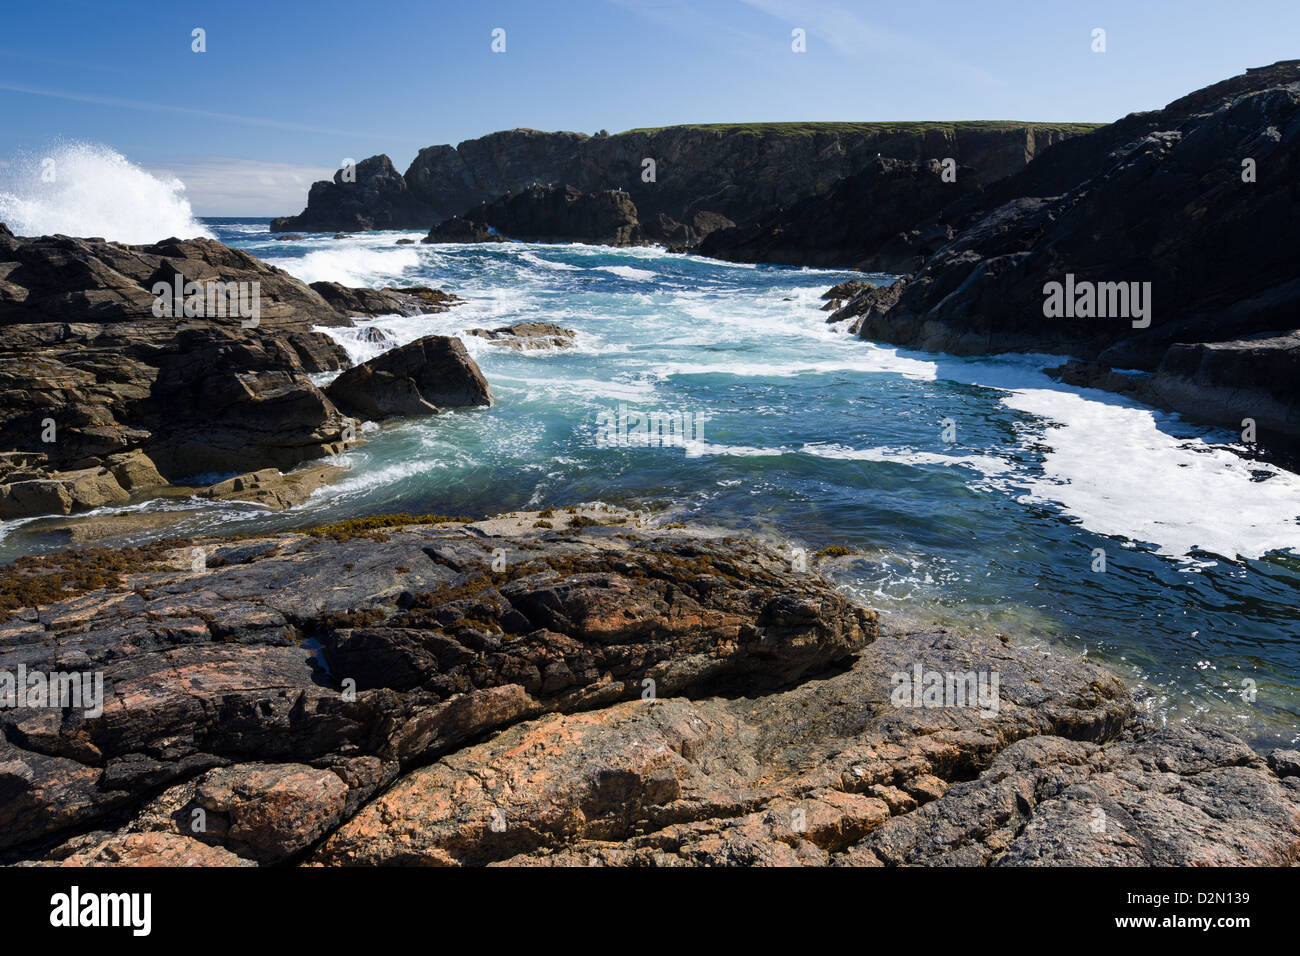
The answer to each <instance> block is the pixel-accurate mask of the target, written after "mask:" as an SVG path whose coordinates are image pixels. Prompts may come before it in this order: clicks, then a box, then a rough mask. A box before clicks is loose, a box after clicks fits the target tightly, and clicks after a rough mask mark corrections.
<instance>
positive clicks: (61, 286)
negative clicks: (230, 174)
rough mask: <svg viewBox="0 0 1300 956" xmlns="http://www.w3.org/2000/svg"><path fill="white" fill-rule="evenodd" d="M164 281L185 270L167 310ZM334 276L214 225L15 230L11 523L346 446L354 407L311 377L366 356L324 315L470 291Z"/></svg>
mask: <svg viewBox="0 0 1300 956" xmlns="http://www.w3.org/2000/svg"><path fill="white" fill-rule="evenodd" d="M158 283H162V284H164V285H166V286H167V287H168V289H169V290H174V289H175V288H177V285H178V284H179V286H180V288H181V291H182V298H181V299H179V300H178V299H177V298H176V297H175V295H165V296H163V298H164V300H165V308H157V306H158V299H159V296H157V295H155V291H154V289H155V284H158ZM185 283H194V284H195V285H194V286H193V287H192V288H191V290H190V291H189V292H187V291H186V288H185ZM318 285H319V286H320V288H321V291H317V290H316V289H313V288H311V287H309V286H307V285H305V284H303V283H302V282H299V281H298V280H297V279H295V278H293V277H292V276H290V275H289V274H288V273H286V272H283V271H282V270H280V269H277V268H274V267H272V266H268V265H266V264H265V263H263V262H261V261H259V260H257V259H255V258H254V257H252V256H249V255H247V254H246V253H243V252H240V251H238V250H234V249H231V248H229V247H227V246H225V245H223V244H221V243H219V242H215V241H212V240H206V239H197V240H191V241H184V242H182V241H180V240H175V239H168V240H164V241H163V242H160V243H155V244H153V245H148V246H127V245H123V244H121V243H114V242H104V241H103V240H99V239H77V238H71V237H67V236H44V237H40V238H32V239H24V238H18V237H15V236H13V235H12V234H11V233H10V232H9V230H8V229H4V230H3V231H2V232H0V520H3V519H8V518H16V517H27V516H32V515H42V514H56V515H58V514H62V515H66V514H71V513H74V512H77V511H85V510H89V509H92V508H97V507H101V506H104V505H119V504H125V503H127V502H128V501H129V500H131V499H132V498H133V496H137V495H140V494H144V493H147V492H148V491H149V490H150V489H153V488H157V487H161V486H164V485H166V484H168V483H171V482H176V481H182V480H184V481H189V480H190V479H192V478H193V477H194V476H198V475H208V474H215V475H229V474H241V473H245V472H249V471H250V470H252V471H258V470H262V469H268V468H273V469H277V470H280V471H287V470H289V469H291V468H293V467H294V466H296V465H298V464H299V463H301V462H304V461H308V460H310V459H313V458H320V457H322V456H325V455H331V454H335V453H337V452H339V451H342V450H343V448H344V433H345V430H346V428H347V424H348V421H347V416H346V415H345V414H344V413H342V412H340V411H339V410H338V408H337V407H335V405H334V404H333V403H332V402H331V401H330V400H329V399H328V398H326V396H325V395H324V394H323V393H322V392H321V391H320V390H319V389H318V388H317V387H316V386H315V385H314V384H313V383H312V381H311V379H310V377H309V376H310V375H311V374H312V373H317V372H324V371H333V370H337V369H340V368H343V367H345V366H346V365H347V364H349V363H348V358H347V355H346V353H345V352H344V351H343V350H342V348H340V347H339V346H338V345H337V344H336V343H335V342H334V341H333V340H332V339H331V338H329V337H328V336H327V335H324V334H322V333H320V332H316V331H313V328H314V327H316V326H322V325H324V326H337V325H347V324H351V316H354V315H361V316H366V315H386V314H392V313H394V312H399V313H404V314H419V313H424V312H437V311H445V309H446V308H448V307H449V306H450V305H452V304H455V303H456V302H458V301H459V300H457V299H455V297H454V296H447V295H445V294H444V293H442V292H439V291H437V290H431V289H424V288H415V289H403V290H393V289H387V290H378V291H372V290H357V289H347V288H345V287H343V286H338V285H335V284H333V283H321V284H318ZM213 289H217V290H219V291H221V293H222V297H220V298H219V297H216V296H215V295H213V294H212V292H211V290H213ZM227 289H235V290H237V291H236V292H235V294H234V295H233V296H227V295H226V290H227ZM194 290H201V291H199V292H197V293H196V292H194ZM321 292H324V293H325V294H324V295H322V294H321ZM178 303H179V305H180V306H181V307H180V308H179V309H178V308H177V305H178ZM210 303H215V304H216V305H218V306H219V308H217V309H216V310H215V311H214V309H213V308H212V307H211V305H210ZM236 303H237V304H238V307H237V308H235V309H234V310H233V311H232V308H231V306H232V305H235V304H236ZM243 306H249V307H252V306H255V307H256V308H255V310H254V309H253V308H249V309H243V308H242V307H243ZM186 311H190V312H192V313H193V314H191V315H185V314H184V313H185V312H186ZM156 312H160V313H162V314H155V313H156ZM243 312H247V313H248V315H247V316H245V315H244V314H242V313H243ZM207 480H208V481H211V480H212V479H211V478H209V479H207ZM262 484H263V485H264V486H265V485H266V482H265V481H263V482H262ZM294 484H295V486H300V485H301V483H300V482H297V481H295V482H294ZM290 497H292V496H290ZM268 500H271V499H268ZM275 500H279V498H276V499H275ZM285 500H288V499H285Z"/></svg>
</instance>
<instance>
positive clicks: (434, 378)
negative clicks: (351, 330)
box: [325, 335, 492, 420]
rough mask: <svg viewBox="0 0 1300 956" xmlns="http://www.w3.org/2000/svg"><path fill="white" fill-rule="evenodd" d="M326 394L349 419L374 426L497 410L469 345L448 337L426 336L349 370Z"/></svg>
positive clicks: (331, 384)
mask: <svg viewBox="0 0 1300 956" xmlns="http://www.w3.org/2000/svg"><path fill="white" fill-rule="evenodd" d="M325 393H326V395H328V396H329V398H330V400H332V401H333V402H334V403H335V404H337V405H338V406H339V408H342V409H344V410H345V411H346V412H347V413H348V414H350V415H356V416H358V417H361V418H365V419H371V420H375V419H380V418H387V417H389V416H393V415H430V414H433V413H435V412H437V411H438V409H439V408H440V407H444V408H458V407H465V406H472V405H490V404H492V392H491V389H489V388H488V383H487V380H486V379H484V378H483V373H482V372H480V371H479V369H478V366H477V365H476V364H474V360H473V359H472V358H470V356H469V353H468V352H466V351H465V346H464V344H462V343H461V341H460V339H456V338H451V337H449V336H446V335H429V336H425V337H424V338H422V339H418V340H416V341H415V342H412V343H411V344H410V345H403V346H402V347H401V348H397V349H393V350H392V351H390V352H385V353H384V354H383V355H381V356H379V357H378V358H375V359H371V360H370V361H369V362H363V363H362V364H360V365H357V366H355V367H353V368H350V369H348V370H347V371H346V372H344V373H343V374H342V375H340V376H339V377H338V378H336V379H335V380H334V381H333V382H331V383H330V385H329V387H328V388H327V389H326V390H325Z"/></svg>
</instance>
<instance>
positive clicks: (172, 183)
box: [0, 142, 212, 244]
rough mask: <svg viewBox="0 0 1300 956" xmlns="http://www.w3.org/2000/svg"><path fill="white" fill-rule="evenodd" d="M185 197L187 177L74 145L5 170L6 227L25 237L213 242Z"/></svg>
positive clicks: (2, 218)
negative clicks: (163, 173)
mask: <svg viewBox="0 0 1300 956" xmlns="http://www.w3.org/2000/svg"><path fill="white" fill-rule="evenodd" d="M184 193H185V184H184V183H182V182H181V181H180V180H179V179H170V178H160V177H158V176H154V175H152V174H151V173H148V172H145V171H144V170H143V169H141V168H140V167H139V166H137V165H135V164H134V163H132V162H131V161H130V160H128V159H127V158H126V157H125V156H123V155H122V154H121V153H118V152H115V151H114V150H112V149H109V148H108V147H107V146H101V145H99V144H97V143H81V142H74V143H67V144H64V145H61V146H58V147H56V148H54V149H51V150H48V151H46V152H43V153H41V154H39V155H35V156H27V157H23V158H21V159H18V160H16V161H13V162H11V163H10V164H9V165H7V166H4V167H0V222H5V223H7V224H8V226H9V228H10V230H12V231H13V232H14V233H15V234H16V235H20V236H44V235H53V234H55V233H61V234H63V235H67V236H100V237H102V238H105V239H111V240H115V241H118V242H129V243H137V244H143V243H149V242H157V241H158V240H160V239H167V238H170V237H172V236H175V237H177V238H180V239H193V238H196V237H199V236H203V237H207V238H212V233H211V232H209V231H208V230H207V229H205V228H203V226H202V225H200V224H199V222H198V220H197V219H195V218H194V211H193V210H192V209H191V208H190V201H189V200H188V199H186V198H185V195H184Z"/></svg>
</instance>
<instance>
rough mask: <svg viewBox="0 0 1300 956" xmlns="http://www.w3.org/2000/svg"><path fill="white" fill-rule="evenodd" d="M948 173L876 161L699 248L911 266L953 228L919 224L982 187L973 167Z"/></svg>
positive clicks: (896, 268)
mask: <svg viewBox="0 0 1300 956" xmlns="http://www.w3.org/2000/svg"><path fill="white" fill-rule="evenodd" d="M942 172H943V169H942V167H941V165H940V163H939V162H938V161H936V160H929V161H927V162H914V161H909V160H902V159H883V158H882V159H877V160H875V161H873V162H871V163H870V164H868V166H867V167H866V169H864V170H863V171H862V172H859V173H856V174H854V175H852V176H850V177H848V178H847V179H845V180H843V181H842V182H839V183H836V184H835V185H834V186H833V187H831V188H830V189H828V190H827V191H826V192H824V193H819V194H817V195H815V196H811V197H809V198H807V199H803V200H801V201H799V202H797V203H795V204H794V205H793V206H790V207H788V208H784V209H780V210H778V211H776V212H774V213H772V214H770V215H768V216H766V217H763V218H761V219H759V220H758V221H757V222H755V223H754V224H752V225H750V226H747V227H744V228H734V229H724V230H720V231H716V232H713V233H710V234H709V235H708V236H707V238H705V239H704V241H703V242H701V243H700V249H699V251H700V253H701V254H702V255H706V256H713V257H714V258H719V259H729V260H732V261H735V262H777V263H783V264H786V265H805V266H822V267H848V268H855V269H862V270H864V271H870V272H893V273H899V272H912V271H914V270H915V269H917V268H919V267H920V265H921V263H923V262H924V261H925V258H926V257H927V256H929V255H931V254H933V253H934V252H935V251H936V250H937V249H938V248H939V247H940V246H942V245H943V243H944V242H946V241H947V239H948V238H950V232H951V230H948V231H947V232H944V231H938V232H936V231H934V230H932V229H931V230H927V231H924V232H923V231H922V230H920V229H919V228H915V227H916V224H919V223H923V222H925V221H926V220H927V219H930V218H931V217H933V216H935V215H936V214H938V213H939V212H940V210H942V209H943V208H944V207H945V206H947V205H948V204H949V203H951V202H954V201H955V200H957V199H958V198H959V197H961V196H962V195H964V194H966V193H968V192H970V191H972V190H974V189H976V188H977V187H976V180H977V176H976V173H975V171H974V170H972V169H969V168H959V169H957V178H956V180H955V181H954V182H945V181H944V180H943V176H942Z"/></svg>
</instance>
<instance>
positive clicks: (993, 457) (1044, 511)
mask: <svg viewBox="0 0 1300 956" xmlns="http://www.w3.org/2000/svg"><path fill="white" fill-rule="evenodd" d="M207 225H208V227H209V228H210V229H212V230H213V231H214V232H215V233H216V234H217V235H218V236H219V237H220V238H221V239H223V240H225V241H227V242H229V243H231V244H232V245H235V246H239V247H241V248H245V249H247V250H249V251H250V252H252V253H254V254H255V255H258V256H260V257H262V258H265V259H268V260H269V261H271V262H273V263H274V264H276V265H279V266H281V267H282V268H285V269H287V270H288V271H290V272H292V273H293V274H295V275H297V276H299V277H300V278H303V279H305V280H307V281H315V280H317V279H333V280H337V281H341V282H344V283H348V284H353V285H375V286H378V285H389V284H392V285H414V284H430V285H435V286H439V287H442V288H445V289H447V290H448V291H451V292H455V293H456V294H458V295H461V296H463V297H465V298H466V299H468V300H469V302H468V304H467V305H465V306H462V307H459V308H457V309H454V310H452V311H451V312H448V313H446V314H443V315H438V316H428V317H423V318H414V319H411V318H397V317H394V318H391V319H380V320H376V321H374V322H373V323H368V324H374V325H378V326H380V327H382V328H384V329H386V330H388V331H389V332H391V333H392V334H393V335H394V336H395V341H397V342H405V341H410V340H413V339H415V338H417V337H419V336H421V335H425V334H430V333H447V334H458V333H461V332H463V331H464V330H465V329H467V328H474V327H483V326H487V327H492V326H497V325H504V324H507V323H511V322H516V321H520V320H524V319H531V320H538V321H548V322H556V323H558V324H560V325H563V326H565V327H568V328H572V329H576V330H577V331H578V332H579V336H578V342H577V346H576V347H575V348H574V349H573V350H571V351H539V352H530V353H522V354H521V353H516V352H513V351H511V350H509V349H505V348H501V347H496V346H492V345H489V344H488V343H487V342H485V341H483V340H481V339H476V338H472V337H470V338H466V339H465V341H466V345H467V347H468V348H469V349H470V351H471V353H472V354H473V355H474V357H475V359H476V360H477V361H478V363H479V365H480V366H481V368H482V370H483V372H484V374H485V375H486V376H487V379H488V381H489V382H490V383H491V385H492V388H493V391H494V394H495V398H496V403H495V404H494V405H493V406H492V407H491V408H489V409H480V410H471V411H456V412H449V413H444V414H441V415H438V416H434V417H431V418H427V419H422V420H415V421H405V422H401V423H398V424H393V425H386V426H384V427H381V428H376V427H374V426H368V427H367V429H366V430H365V433H364V434H365V437H366V438H367V439H368V440H369V443H368V444H367V445H366V446H364V447H363V448H361V449H359V450H357V451H355V452H352V453H350V454H348V455H347V456H346V461H347V463H348V464H349V465H350V467H351V473H350V475H349V476H348V477H347V478H346V479H345V480H343V481H342V482H340V483H338V484H336V485H335V486H333V487H331V488H330V489H327V490H325V491H324V492H322V493H321V494H319V495H318V496H317V497H316V498H315V499H313V501H312V502H310V503H309V504H308V505H306V506H304V507H302V508H300V509H296V510H295V511H292V512H289V513H281V514H267V513H265V512H261V511H259V510H257V509H255V508H253V507H251V506H239V505H223V506H220V507H214V506H212V505H211V504H206V503H205V504H203V505H199V504H198V503H197V502H170V503H167V504H166V505H162V504H153V505H148V506H146V507H149V508H153V507H169V508H177V507H184V508H194V509H195V510H194V511H193V512H192V514H191V515H190V516H189V519H188V520H187V521H186V522H185V523H184V524H183V525H181V526H178V527H177V528H173V529H169V530H168V532H167V533H168V534H176V533H189V532H199V531H206V530H213V529H219V528H224V529H226V530H238V531H251V530H254V529H259V528H283V527H293V526H303V525H309V524H318V523H321V522H322V521H327V520H338V519H342V518H346V517H352V516H356V515H361V514H366V513H373V512H390V511H411V512H423V511H436V512H442V513H451V514H469V515H475V516H479V515H485V514H492V513H496V512H499V511H504V510H510V509H516V508H534V507H539V506H545V505H554V506H565V505H571V504H578V503H586V502H604V503H608V504H613V505H621V506H627V507H633V508H653V509H655V510H661V511H666V512H667V516H668V517H667V519H666V520H675V521H688V520H700V521H705V522H709V523H713V524H721V525H727V526H732V527H737V528H745V529H750V530H756V531H760V532H762V533H763V534H765V535H768V536H770V537H771V538H773V539H775V540H777V541H779V542H782V543H784V544H785V545H787V546H789V547H792V548H793V547H805V548H809V549H818V548H822V547H825V546H828V545H845V546H848V547H850V548H852V549H854V551H855V552H856V554H855V555H854V557H852V558H847V559H842V560H839V561H837V562H836V563H835V565H834V572H833V573H834V575H835V577H836V579H837V581H838V582H839V584H840V585H841V586H842V587H843V588H844V589H845V590H847V591H849V592H851V593H852V594H854V595H855V596H857V597H859V598H861V599H862V600H864V601H866V602H868V603H870V604H872V605H874V606H877V607H880V608H883V609H886V610H893V611H899V612H903V613H907V614H910V615H912V616H914V617H921V618H925V619H937V620H941V621H944V622H948V623H953V624H958V625H960V626H963V627H968V628H975V629H979V630H983V631H988V632H993V633H1006V634H1008V635H1010V636H1012V637H1013V638H1015V639H1016V640H1019V641H1024V642H1029V643H1042V644H1052V645H1055V646H1056V647H1057V649H1058V650H1064V651H1066V652H1067V653H1073V654H1082V653H1084V652H1085V649H1086V653H1087V655H1088V657H1089V658H1091V659H1093V660H1096V661H1098V662H1101V663H1105V664H1108V665H1110V666H1112V667H1114V668H1115V669H1117V670H1119V671H1121V672H1122V673H1125V674H1127V675H1128V676H1130V677H1131V678H1133V679H1134V681H1135V682H1136V683H1138V684H1139V685H1140V686H1141V687H1142V688H1143V690H1142V698H1141V699H1142V704H1143V706H1144V707H1147V708H1149V709H1150V710H1151V711H1152V712H1153V713H1155V714H1157V716H1158V717H1159V719H1165V720H1176V719H1179V718H1181V717H1184V716H1187V715H1190V714H1194V713H1196V714H1201V715H1203V716H1208V717H1210V718H1212V719H1216V720H1221V721H1223V722H1226V723H1228V724H1229V725H1231V726H1234V727H1236V728H1237V729H1238V730H1241V731H1243V732H1245V733H1246V734H1247V735H1248V736H1250V737H1251V738H1252V739H1254V740H1255V741H1256V742H1257V743H1266V744H1280V743H1284V742H1291V741H1295V740H1297V739H1300V679H1298V678H1297V672H1298V671H1300V667H1298V666H1297V665H1300V624H1297V612H1296V609H1295V608H1296V604H1297V596H1298V595H1300V523H1298V521H1297V515H1300V479H1297V477H1296V476H1295V475H1292V474H1290V473H1288V472H1284V471H1280V470H1278V469H1277V468H1274V467H1272V466H1270V465H1266V464H1262V463H1259V462H1254V461H1251V460H1250V459H1249V458H1248V457H1246V450H1245V449H1244V448H1242V447H1241V446H1239V445H1235V444H1233V442H1234V440H1235V438H1236V436H1234V435H1231V434H1227V433H1222V432H1217V431H1213V430H1208V429H1204V428H1200V427H1197V426H1191V425H1188V424H1186V423H1183V422H1181V421H1180V420H1179V419H1178V418H1176V417H1175V416H1171V415H1166V414H1162V413H1158V412H1154V411H1152V410H1150V409H1146V408H1143V407H1141V406H1137V405H1134V404H1132V403H1129V402H1126V401H1122V400H1120V399H1118V398H1116V397H1115V396H1111V395H1107V394H1105V393H1100V392H1091V391H1088V390H1081V389H1076V388H1069V387H1065V386H1061V385H1059V384H1058V383H1055V382H1053V381H1052V380H1051V379H1049V378H1048V377H1047V376H1045V375H1044V374H1043V373H1042V371H1041V369H1042V368H1043V367H1048V366H1051V365H1055V364H1059V361H1060V360H1059V359H1053V358H1051V357H1046V356H1005V357H993V358H982V359H964V358H953V357H950V356H944V355H935V354H929V353H920V352H908V351H902V350H896V349H893V348H889V347H883V346H876V345H873V344H871V343H867V342H861V341H858V340H855V339H852V338H850V337H848V336H846V335H845V334H844V332H843V330H842V329H841V328H836V327H832V326H828V325H827V324H826V321H825V319H826V313H824V312H821V311H820V310H819V306H820V305H821V304H822V303H821V301H820V299H819V296H820V295H821V293H822V292H823V291H825V290H826V289H827V288H828V287H829V286H830V285H831V284H833V283H835V282H837V281H840V280H841V279H845V278H852V277H860V276H857V275H856V274H852V273H844V272H832V271H824V270H810V269H795V268H784V267H753V266H746V265H735V264H729V263H720V262H713V261H710V260H705V259H700V258H696V257H689V256H680V255H669V254H667V253H665V252H663V251H662V250H657V249H627V250H618V249H609V248H604V247H592V246H580V245H568V246H539V245H522V244H509V245H490V246H423V245H415V246H397V245H396V240H397V239H398V238H403V237H408V238H416V239H418V238H419V234H418V233H370V234H365V235H359V236H356V237H354V238H350V239H343V240H335V239H333V238H331V237H329V236H316V235H313V236H309V237H308V238H307V239H306V240H304V241H302V242H280V241H273V240H272V239H271V237H270V236H269V235H268V234H267V233H266V232H265V221H264V220H260V221H254V220H209V221H208V222H207ZM333 334H335V335H336V337H338V338H339V339H340V341H341V342H342V343H343V344H344V345H345V347H347V348H348V349H349V351H350V352H351V353H352V354H353V357H354V358H356V359H358V360H360V359H364V358H368V357H371V356H372V355H374V354H377V352H378V347H375V346H367V345H365V344H363V343H361V342H360V341H359V338H358V336H357V334H356V332H355V330H338V331H335V332H334V333H333ZM322 380H324V379H322ZM620 405H622V406H624V408H625V410H626V411H640V412H656V413H681V414H683V415H685V416H687V417H688V418H687V420H688V421H691V422H699V423H700V429H701V434H700V435H699V439H700V440H699V441H696V442H692V443H688V445H687V446H686V447H685V448H683V447H671V446H670V447H608V446H607V445H602V444H601V443H600V442H598V440H597V439H598V437H599V430H598V423H599V421H600V420H601V418H600V416H601V415H602V413H605V414H612V413H614V412H615V411H616V410H617V409H618V408H619V406H620ZM945 426H946V428H945ZM22 537H23V535H15V534H12V533H11V534H10V536H9V538H8V540H7V541H5V546H6V547H7V548H8V549H9V550H11V551H12V549H14V548H15V547H19V546H20V541H21V539H22ZM1095 549H1104V552H1105V561H1106V570H1105V571H1104V572H1098V571H1094V570H1093V567H1094V565H1095V564H1096V561H1097V558H1096V552H1095ZM1247 680H1249V681H1253V682H1254V687H1255V694H1254V699H1253V700H1248V699H1243V698H1248V697H1250V696H1251V695H1250V694H1249V692H1248V691H1249V687H1250V685H1249V684H1243V681H1247ZM1243 691H1246V693H1243Z"/></svg>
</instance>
